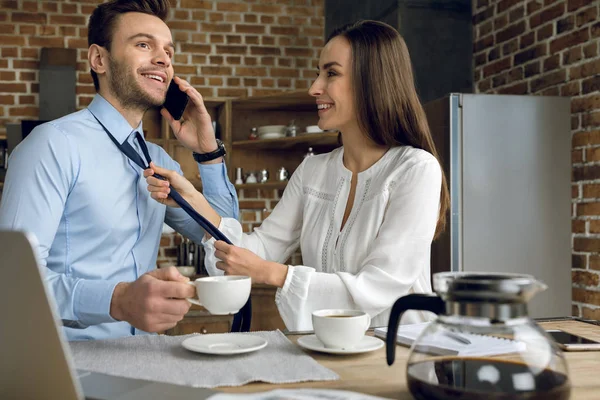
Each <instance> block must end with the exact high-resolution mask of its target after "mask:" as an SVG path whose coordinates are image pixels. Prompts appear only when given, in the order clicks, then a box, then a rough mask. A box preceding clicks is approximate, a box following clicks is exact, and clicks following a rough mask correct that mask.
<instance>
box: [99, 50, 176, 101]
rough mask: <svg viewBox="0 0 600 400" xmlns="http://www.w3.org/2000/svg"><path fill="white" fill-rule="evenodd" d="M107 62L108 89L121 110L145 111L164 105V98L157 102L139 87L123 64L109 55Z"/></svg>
mask: <svg viewBox="0 0 600 400" xmlns="http://www.w3.org/2000/svg"><path fill="white" fill-rule="evenodd" d="M109 60H110V74H109V78H108V82H109V85H110V89H111V91H112V93H113V95H114V96H115V97H116V98H117V100H119V102H120V103H121V106H122V107H123V108H125V109H132V110H142V111H146V110H147V109H149V108H152V107H158V106H161V105H162V104H163V103H164V97H163V98H162V99H158V100H157V99H155V98H153V97H152V96H150V95H149V94H148V93H146V92H145V91H144V90H143V89H142V88H141V87H140V84H139V82H138V81H137V79H136V77H135V76H133V74H131V73H130V72H129V69H128V68H127V66H126V65H125V63H121V62H118V61H117V60H115V59H114V58H112V57H111V56H110V55H109Z"/></svg>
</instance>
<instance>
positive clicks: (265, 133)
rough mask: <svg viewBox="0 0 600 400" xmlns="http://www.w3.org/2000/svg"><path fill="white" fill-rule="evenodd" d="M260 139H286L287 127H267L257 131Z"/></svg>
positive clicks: (261, 127)
mask: <svg viewBox="0 0 600 400" xmlns="http://www.w3.org/2000/svg"><path fill="white" fill-rule="evenodd" d="M257 132H258V138H259V139H279V138H282V137H285V125H265V126H260V127H259V128H258V130H257Z"/></svg>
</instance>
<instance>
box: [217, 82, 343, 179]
mask: <svg viewBox="0 0 600 400" xmlns="http://www.w3.org/2000/svg"><path fill="white" fill-rule="evenodd" d="M230 103H231V115H232V120H231V124H230V128H231V130H230V131H228V132H227V133H228V134H229V135H228V136H226V137H225V143H226V144H227V145H228V146H229V147H228V150H230V152H229V154H228V158H227V165H228V168H229V172H230V178H231V180H232V182H233V181H235V176H234V175H235V169H236V168H238V167H241V168H242V169H243V172H244V173H246V172H248V171H260V170H262V169H266V170H267V171H268V172H269V181H268V184H269V185H271V187H270V188H272V187H275V188H283V187H285V184H286V182H285V181H284V182H278V181H277V172H278V170H279V169H280V168H281V167H284V168H285V169H286V170H287V171H288V172H289V174H290V176H291V174H292V173H293V172H294V170H295V169H296V168H297V167H298V165H300V163H301V162H302V159H303V157H304V155H305V154H306V152H307V151H308V148H309V147H312V149H313V151H314V152H315V154H319V153H324V152H329V151H331V150H333V149H334V148H336V147H337V146H338V139H337V136H338V135H337V133H335V132H327V133H312V134H306V126H309V125H316V124H317V122H318V119H319V118H318V115H317V106H316V102H315V99H314V97H312V96H310V95H309V94H308V93H307V92H306V91H293V92H286V93H281V94H275V95H271V96H263V97H248V98H242V99H234V100H231V101H230ZM292 120H293V121H295V124H296V125H297V126H298V127H299V132H298V135H297V136H296V137H283V138H278V139H256V140H249V138H248V137H249V135H250V132H251V129H252V128H253V127H256V128H258V127H260V126H265V125H289V123H290V122H291V121H292ZM236 187H237V188H238V189H253V188H257V189H262V188H266V186H265V184H261V183H257V184H243V185H236Z"/></svg>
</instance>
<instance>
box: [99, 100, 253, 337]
mask: <svg viewBox="0 0 600 400" xmlns="http://www.w3.org/2000/svg"><path fill="white" fill-rule="evenodd" d="M88 110H89V109H88ZM90 112H91V110H90ZM92 115H93V116H94V118H96V121H98V123H99V124H100V126H101V127H102V128H103V129H104V131H105V132H106V134H107V135H108V137H109V138H110V140H112V141H113V143H114V144H115V145H116V146H117V147H118V148H119V149H120V150H121V151H122V152H123V154H125V155H126V156H127V157H128V158H129V159H130V160H131V161H133V162H134V163H136V164H137V165H138V166H139V167H140V168H142V169H148V168H150V162H152V159H151V158H150V153H149V152H148V146H147V145H146V142H145V141H144V138H142V135H140V133H139V132H136V133H135V134H136V139H137V141H138V143H139V145H140V147H141V149H142V152H143V153H144V157H146V161H147V162H148V163H147V164H146V162H144V160H143V159H142V157H141V156H140V154H139V153H138V152H137V151H136V150H135V149H134V148H133V146H131V144H129V142H128V141H127V140H125V141H124V142H123V144H121V143H119V142H118V141H117V139H116V138H115V137H114V136H113V135H112V134H111V133H110V132H109V130H108V129H106V127H105V126H104V124H103V123H102V122H100V120H99V119H98V117H96V116H95V115H94V113H92ZM152 176H154V177H155V178H158V179H162V180H165V178H164V177H163V176H161V175H158V174H154V175H152ZM169 196H171V198H172V199H173V201H175V203H177V205H179V207H181V208H182V209H183V210H184V211H185V212H186V213H187V214H188V215H189V216H190V217H192V218H193V219H194V221H196V222H197V223H198V224H199V225H200V226H201V227H202V228H204V230H205V231H206V232H207V233H208V234H209V235H211V236H212V237H214V238H215V239H216V240H222V241H224V242H225V243H227V244H233V243H231V241H230V240H229V239H228V238H227V236H225V235H224V234H223V232H221V231H220V230H219V229H218V228H217V227H215V226H214V225H213V224H212V223H210V221H209V220H207V219H206V218H204V217H203V216H202V215H200V214H199V213H198V212H197V211H196V210H194V208H193V207H192V206H191V205H190V203H188V202H187V201H186V200H185V199H184V198H183V197H182V196H181V195H180V194H179V193H178V192H177V191H176V190H175V188H173V187H171V191H170V192H169ZM251 317H252V304H251V302H250V299H248V301H247V302H246V304H245V305H244V307H242V309H241V310H240V311H239V312H238V313H237V314H235V315H234V316H233V323H232V326H231V332H248V331H249V330H250V319H251Z"/></svg>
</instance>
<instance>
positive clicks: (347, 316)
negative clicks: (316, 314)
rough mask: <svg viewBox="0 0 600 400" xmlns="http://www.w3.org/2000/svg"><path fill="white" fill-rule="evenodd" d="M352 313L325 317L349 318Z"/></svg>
mask: <svg viewBox="0 0 600 400" xmlns="http://www.w3.org/2000/svg"><path fill="white" fill-rule="evenodd" d="M350 317H353V315H328V316H327V318H350Z"/></svg>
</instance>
